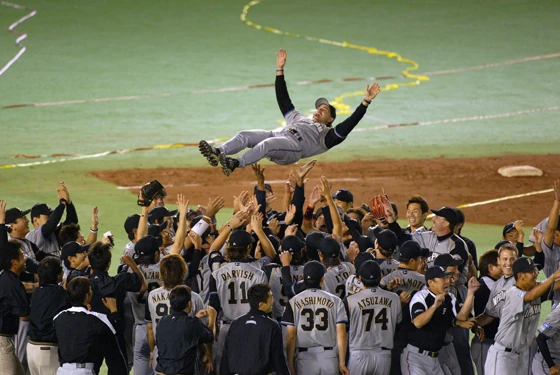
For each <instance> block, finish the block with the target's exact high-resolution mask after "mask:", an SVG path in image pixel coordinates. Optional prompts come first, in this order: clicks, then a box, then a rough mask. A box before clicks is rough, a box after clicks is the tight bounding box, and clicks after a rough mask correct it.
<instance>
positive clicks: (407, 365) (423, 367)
mask: <svg viewBox="0 0 560 375" xmlns="http://www.w3.org/2000/svg"><path fill="white" fill-rule="evenodd" d="M418 350H419V349H418V348H417V347H415V346H412V345H410V344H408V345H407V346H406V348H404V350H403V352H402V354H401V372H402V374H403V375H445V374H444V372H443V370H442V369H441V365H440V363H439V360H438V358H437V357H436V358H432V357H430V356H428V355H426V354H420V353H418Z"/></svg>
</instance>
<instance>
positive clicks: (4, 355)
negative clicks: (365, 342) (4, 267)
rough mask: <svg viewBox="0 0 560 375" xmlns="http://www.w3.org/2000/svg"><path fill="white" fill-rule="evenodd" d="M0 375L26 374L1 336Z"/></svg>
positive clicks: (9, 343) (10, 342) (9, 342)
mask: <svg viewBox="0 0 560 375" xmlns="http://www.w3.org/2000/svg"><path fill="white" fill-rule="evenodd" d="M337 367H338V366H337ZM0 374H13V375H24V374H25V371H24V370H23V366H22V365H21V362H20V361H19V359H18V357H17V356H16V346H15V345H14V340H13V339H12V338H11V337H6V336H0Z"/></svg>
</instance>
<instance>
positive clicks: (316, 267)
mask: <svg viewBox="0 0 560 375" xmlns="http://www.w3.org/2000/svg"><path fill="white" fill-rule="evenodd" d="M326 272H327V270H326V268H325V266H324V265H323V263H320V262H317V261H316V260H312V261H310V262H307V263H305V266H303V279H304V280H305V281H306V282H316V283H318V282H320V281H321V279H322V278H323V276H324V275H325V273H326Z"/></svg>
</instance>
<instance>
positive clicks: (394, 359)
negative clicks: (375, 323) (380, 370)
mask: <svg viewBox="0 0 560 375" xmlns="http://www.w3.org/2000/svg"><path fill="white" fill-rule="evenodd" d="M407 341H408V339H407V335H406V327H399V326H398V325H397V330H396V331H395V338H394V340H393V349H392V350H391V375H401V354H402V352H403V349H404V348H406V344H407Z"/></svg>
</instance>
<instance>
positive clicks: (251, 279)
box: [212, 262, 268, 321]
mask: <svg viewBox="0 0 560 375" xmlns="http://www.w3.org/2000/svg"><path fill="white" fill-rule="evenodd" d="M212 276H213V277H214V279H215V281H216V292H217V293H218V297H219V299H220V306H221V308H222V314H223V315H222V316H223V320H224V321H232V320H234V319H236V318H238V317H240V316H241V315H243V314H247V313H248V312H249V310H250V307H249V299H248V297H247V292H248V290H249V288H250V287H251V286H253V285H254V284H259V283H265V284H266V283H268V280H267V278H266V275H265V273H264V272H263V271H261V270H259V269H257V268H256V267H254V266H252V265H250V264H248V263H244V262H230V263H226V264H224V266H223V267H221V268H219V269H218V270H216V271H214V272H213V273H212Z"/></svg>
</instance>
